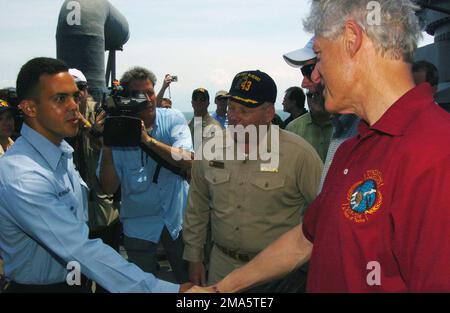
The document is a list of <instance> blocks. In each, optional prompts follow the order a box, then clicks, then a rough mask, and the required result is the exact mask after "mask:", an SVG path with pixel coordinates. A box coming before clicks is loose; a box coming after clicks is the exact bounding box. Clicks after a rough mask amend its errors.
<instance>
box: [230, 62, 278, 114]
mask: <svg viewBox="0 0 450 313" xmlns="http://www.w3.org/2000/svg"><path fill="white" fill-rule="evenodd" d="M228 97H229V99H231V100H232V101H235V102H238V103H240V104H242V105H244V106H246V107H249V108H256V107H258V106H260V105H262V104H264V103H265V102H269V103H275V101H276V99H277V85H276V84H275V82H274V80H273V79H272V77H270V76H269V75H268V74H266V73H264V72H261V71H259V70H256V71H245V72H240V73H238V74H237V75H236V76H235V77H234V79H233V82H232V84H231V88H230V92H229V93H228Z"/></svg>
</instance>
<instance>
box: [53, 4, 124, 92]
mask: <svg viewBox="0 0 450 313" xmlns="http://www.w3.org/2000/svg"><path fill="white" fill-rule="evenodd" d="M128 39H129V26H128V22H127V20H126V18H125V17H124V16H123V15H122V14H121V13H120V12H119V11H118V10H117V9H116V8H114V7H113V6H112V5H111V3H109V1H107V0H77V1H73V0H66V1H64V3H63V4H62V7H61V10H60V13H59V18H58V26H57V29H56V56H57V58H58V59H60V60H62V61H64V62H66V63H67V65H68V66H69V67H74V68H78V69H79V70H81V71H82V72H83V73H84V74H85V76H86V78H87V80H88V83H89V87H90V91H91V94H92V95H93V97H94V98H95V99H96V100H97V101H99V100H101V97H102V94H103V92H104V91H105V90H106V87H107V79H108V77H109V76H108V75H105V51H110V60H109V61H108V70H109V71H110V72H111V73H112V76H113V79H114V78H115V51H117V50H122V47H123V45H124V44H125V43H126V42H127V41H128Z"/></svg>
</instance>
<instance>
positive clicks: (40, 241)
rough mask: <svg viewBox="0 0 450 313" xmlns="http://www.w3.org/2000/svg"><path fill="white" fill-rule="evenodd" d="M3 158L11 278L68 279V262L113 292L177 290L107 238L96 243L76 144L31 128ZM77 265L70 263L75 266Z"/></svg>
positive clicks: (3, 215) (0, 181)
mask: <svg viewBox="0 0 450 313" xmlns="http://www.w3.org/2000/svg"><path fill="white" fill-rule="evenodd" d="M21 133H22V136H21V137H20V138H19V139H18V140H17V141H16V143H15V144H14V145H13V146H12V148H11V149H9V150H8V151H7V152H6V154H5V155H4V156H3V157H2V158H0V254H1V255H2V257H3V259H4V267H5V273H6V277H7V278H8V279H9V280H13V281H15V282H17V283H21V284H31V285H47V284H54V283H62V282H65V281H66V276H67V274H68V270H67V265H68V263H69V262H73V261H76V262H78V264H79V265H80V270H81V273H82V274H84V275H86V276H87V277H89V278H91V279H93V280H95V281H96V282H98V283H99V284H101V285H102V286H103V287H105V288H106V289H107V290H109V291H111V292H146V291H147V292H149V291H153V292H158V291H160V292H161V291H162V292H177V291H178V289H179V286H177V285H174V284H170V283H167V282H163V281H160V280H157V279H155V277H154V276H153V275H151V274H148V273H145V272H143V271H142V270H140V269H139V268H138V267H137V266H135V265H134V264H131V263H129V262H127V261H126V260H125V259H124V258H123V257H122V256H121V255H120V254H118V253H117V252H116V251H114V250H113V249H112V248H111V247H109V246H107V245H105V244H103V243H102V241H101V240H99V239H97V240H89V239H88V235H89V229H88V227H87V224H86V222H87V216H88V214H87V192H88V190H87V186H86V184H85V183H84V182H83V180H82V179H81V177H80V176H79V174H78V172H77V171H76V170H75V167H74V165H73V161H72V152H73V149H72V147H70V146H69V144H67V142H65V141H62V142H61V143H60V145H59V146H56V145H55V144H53V143H51V142H50V141H49V140H48V139H46V138H45V137H44V136H42V135H41V134H39V133H38V132H36V131H35V130H33V129H32V128H30V127H28V126H27V124H24V125H23V126H22V131H21ZM69 268H71V267H69Z"/></svg>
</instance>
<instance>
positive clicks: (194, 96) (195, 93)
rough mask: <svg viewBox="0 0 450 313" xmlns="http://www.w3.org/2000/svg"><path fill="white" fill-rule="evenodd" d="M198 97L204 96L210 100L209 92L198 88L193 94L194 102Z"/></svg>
mask: <svg viewBox="0 0 450 313" xmlns="http://www.w3.org/2000/svg"><path fill="white" fill-rule="evenodd" d="M198 95H204V96H205V97H206V99H207V100H209V93H208V90H206V89H205V88H197V89H195V90H194V91H193V92H192V100H194V98H196V97H197V96H198Z"/></svg>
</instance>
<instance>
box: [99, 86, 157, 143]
mask: <svg viewBox="0 0 450 313" xmlns="http://www.w3.org/2000/svg"><path fill="white" fill-rule="evenodd" d="M147 105H148V99H147V96H146V94H145V93H144V92H128V91H126V90H125V89H123V87H122V86H120V85H116V86H114V87H112V88H111V89H110V93H109V94H103V100H102V105H101V108H102V109H103V110H104V111H105V112H106V114H107V117H106V119H105V128H104V131H103V141H104V143H105V145H107V146H112V147H137V146H139V145H140V143H141V120H140V119H139V118H137V117H136V115H137V113H138V112H140V111H142V110H144V109H145V108H146V107H147Z"/></svg>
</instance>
